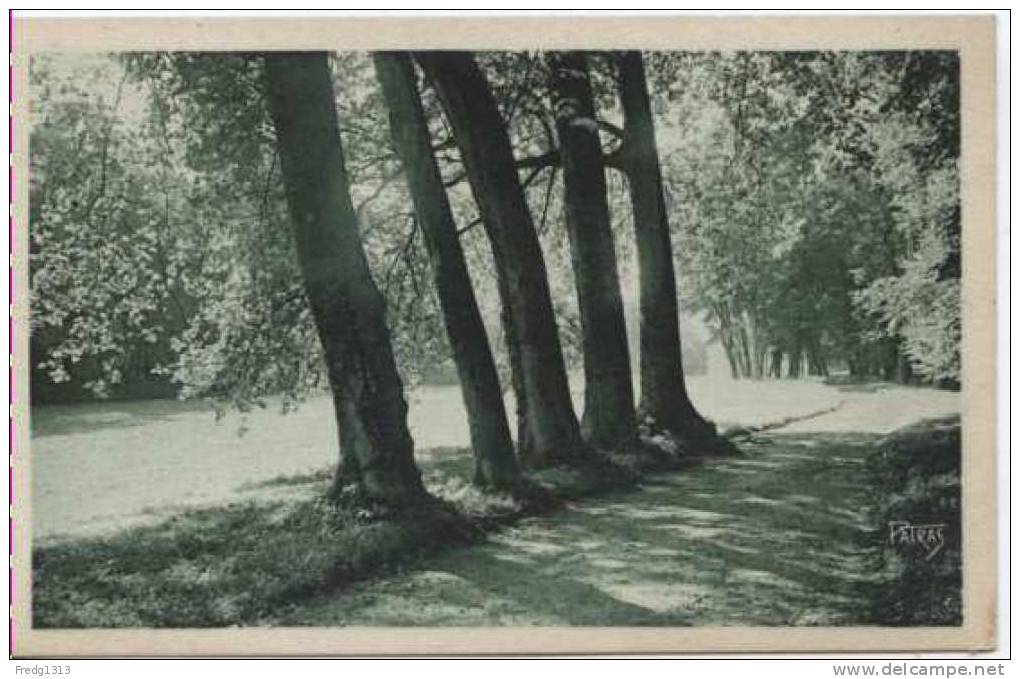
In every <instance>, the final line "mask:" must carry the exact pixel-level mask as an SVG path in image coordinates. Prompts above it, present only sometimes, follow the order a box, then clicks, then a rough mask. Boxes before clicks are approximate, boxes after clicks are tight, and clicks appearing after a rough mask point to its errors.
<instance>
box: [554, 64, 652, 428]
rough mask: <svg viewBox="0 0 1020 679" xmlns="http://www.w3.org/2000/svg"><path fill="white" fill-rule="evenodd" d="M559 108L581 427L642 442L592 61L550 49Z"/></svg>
mask: <svg viewBox="0 0 1020 679" xmlns="http://www.w3.org/2000/svg"><path fill="white" fill-rule="evenodd" d="M547 62H548V65H549V68H550V71H551V74H552V80H551V85H552V105H553V110H554V111H555V116H556V133H557V136H558V137H559V142H560V159H561V163H562V167H563V184H564V194H565V195H564V203H565V213H566V226H567V234H568V236H569V239H570V254H571V262H572V264H573V270H574V283H575V285H576V287H577V301H578V307H579V310H580V316H581V334H582V347H583V350H584V417H583V418H582V426H581V429H582V432H583V433H584V436H585V439H586V440H587V441H588V442H589V443H591V444H593V445H596V446H600V447H605V448H609V447H613V446H615V445H618V444H621V443H625V442H627V441H633V440H636V439H637V416H636V414H635V412H634V387H633V383H632V381H631V372H630V352H629V349H628V348H627V326H626V322H625V321H624V316H623V298H622V295H621V294H620V279H619V275H618V273H617V269H616V249H615V248H614V247H613V231H612V227H611V226H610V219H609V203H608V200H607V198H606V176H605V168H604V167H603V165H602V147H601V145H600V143H599V133H598V127H597V126H596V122H595V104H594V101H593V99H592V92H591V83H590V82H589V76H588V61H587V58H586V57H585V55H584V54H583V53H581V52H562V53H555V52H554V53H551V54H550V55H549V56H548V57H547Z"/></svg>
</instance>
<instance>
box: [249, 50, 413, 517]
mask: <svg viewBox="0 0 1020 679" xmlns="http://www.w3.org/2000/svg"><path fill="white" fill-rule="evenodd" d="M265 59H266V95H267V99H268V103H269V111H270V115H271V116H272V119H273V124H274V126H275V128H276V141H277V146H278V148H279V152H280V163H281V168H282V170H283V181H284V188H285V190H286V196H287V206H288V210H289V212H290V217H291V223H292V228H293V230H294V238H295V242H296V244H297V255H298V264H299V266H300V269H301V273H302V277H303V279H304V286H305V290H306V291H307V294H308V299H309V302H310V305H311V310H312V315H313V317H314V319H315V324H316V327H317V329H318V333H319V340H320V341H321V343H322V348H323V353H324V354H325V360H326V368H327V373H328V376H329V383H330V387H331V389H332V391H333V399H334V404H336V405H337V410H338V411H340V413H341V417H340V419H339V420H338V424H339V426H340V428H341V438H347V436H346V435H345V434H344V429H345V427H346V425H348V424H350V423H351V422H357V426H358V427H359V430H358V431H356V432H355V433H353V434H352V436H356V437H357V439H358V440H360V441H361V443H362V444H363V445H358V446H356V449H357V469H358V472H357V478H356V480H355V481H354V482H355V484H356V486H357V488H358V490H359V491H360V492H361V493H363V494H364V496H365V497H366V498H367V499H369V500H371V501H377V502H382V503H385V504H390V505H405V504H410V503H415V502H419V501H421V500H423V499H425V498H426V497H427V494H426V493H425V490H424V487H423V486H422V483H421V474H420V472H419V471H418V469H417V467H416V466H415V463H414V457H413V449H414V442H413V441H412V439H411V435H410V432H409V431H408V429H407V403H406V402H405V401H404V396H403V385H402V384H401V381H400V377H399V375H398V374H397V368H396V363H395V361H394V358H393V351H392V347H391V344H390V336H389V330H388V329H387V327H386V323H385V312H384V301H383V298H382V295H381V294H380V293H379V290H378V289H377V288H376V286H375V283H374V282H373V281H372V277H371V273H370V272H369V269H368V262H367V261H366V259H365V252H364V250H363V248H362V244H361V239H360V236H359V233H358V226H357V218H356V216H355V212H354V206H353V205H352V203H351V196H350V186H349V182H348V178H347V172H346V169H345V168H344V162H343V149H342V147H341V144H340V134H339V125H338V121H337V116H336V104H335V101H334V97H333V84H332V79H331V74H330V68H329V61H328V55H327V54H326V53H325V52H303V53H278V52H273V53H268V54H266V57H265ZM347 408H350V410H349V411H348V410H346V409H347Z"/></svg>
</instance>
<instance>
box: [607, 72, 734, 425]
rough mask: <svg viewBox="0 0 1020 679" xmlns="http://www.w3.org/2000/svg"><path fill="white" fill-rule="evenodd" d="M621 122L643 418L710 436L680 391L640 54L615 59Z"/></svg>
mask: <svg viewBox="0 0 1020 679" xmlns="http://www.w3.org/2000/svg"><path fill="white" fill-rule="evenodd" d="M619 75H620V101H621V104H622V106H623V117H624V146H623V156H622V158H621V162H622V167H623V170H624V172H625V173H626V175H627V178H628V181H629V184H630V197H631V204H632V206H633V211H634V229H635V232H636V239H637V251H638V268H639V274H640V283H641V287H640V294H641V302H640V306H641V405H640V411H641V415H642V416H643V417H646V418H650V419H651V420H653V422H654V423H655V425H656V426H658V427H662V428H665V429H667V430H669V431H671V432H673V433H674V434H676V435H677V436H679V437H681V438H688V439H704V438H707V437H712V436H714V434H715V431H714V427H712V425H710V424H709V423H708V422H707V421H706V420H705V419H704V418H702V417H701V415H700V414H699V413H698V411H697V410H695V408H694V405H693V404H692V403H691V400H690V397H689V396H688V394H687V387H686V385H685V384H684V375H683V361H682V359H681V354H680V318H679V313H678V308H677V298H676V278H675V274H674V271H673V247H672V244H671V243H670V234H669V223H668V221H667V217H666V203H665V199H664V197H663V191H662V172H661V170H660V168H659V154H658V150H657V149H656V145H655V128H654V124H653V122H652V109H651V104H650V102H649V98H648V86H647V84H646V82H645V68H644V62H643V60H642V57H641V53H640V52H624V53H623V54H622V55H621V57H620V74H619Z"/></svg>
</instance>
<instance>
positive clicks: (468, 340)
mask: <svg viewBox="0 0 1020 679" xmlns="http://www.w3.org/2000/svg"><path fill="white" fill-rule="evenodd" d="M373 61H374V63H375V70H376V75H377V76H378V78H379V83H380V84H381V85H382V91H383V97H384V98H385V100H386V106H387V108H388V110H389V119H390V131H391V135H392V137H393V143H394V146H395V147H396V150H397V153H398V155H399V156H400V158H401V161H402V162H403V165H404V172H405V174H406V176H407V185H408V189H409V190H410V193H411V200H412V202H413V203H414V210H415V214H416V215H417V217H418V223H419V224H420V225H421V227H422V231H423V232H424V235H425V245H426V247H427V249H428V253H429V260H430V262H431V265H432V275H433V280H434V281H435V285H436V292H437V294H438V296H439V304H440V307H441V308H442V311H443V321H444V323H445V325H446V333H447V335H448V336H449V339H450V348H451V350H452V352H453V360H454V363H455V364H456V366H457V375H458V377H459V378H460V386H461V393H462V396H463V398H464V407H465V409H466V410H467V415H468V425H469V427H470V431H471V445H472V447H473V449H474V454H475V482H476V483H478V484H480V485H487V486H493V487H497V488H509V487H512V486H513V485H514V484H516V483H517V482H518V480H519V478H520V469H519V467H518V465H517V458H516V456H515V454H514V449H513V441H512V440H511V438H510V427H509V426H508V425H507V419H506V407H505V406H504V404H503V393H502V390H501V389H500V386H499V375H498V373H497V371H496V362H495V360H493V357H492V349H491V348H490V346H489V339H488V337H487V336H486V334H485V324H484V323H483V322H482V315H481V312H479V310H478V303H477V301H476V300H475V295H474V290H473V289H472V287H471V277H470V275H469V274H468V269H467V263H466V262H465V260H464V251H463V250H462V249H461V245H460V239H459V237H458V236H457V226H456V224H455V222H454V219H453V213H452V212H451V210H450V203H449V199H448V198H447V195H446V190H445V189H444V188H443V180H442V176H441V175H440V173H439V168H438V167H437V166H436V161H435V157H434V156H433V155H432V143H431V137H430V135H429V129H428V123H427V122H426V120H425V114H424V112H423V110H422V105H421V98H420V95H419V93H418V87H417V84H416V82H415V75H414V66H413V64H412V63H411V58H410V54H409V53H407V52H376V53H375V54H374V55H373Z"/></svg>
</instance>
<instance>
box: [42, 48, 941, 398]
mask: <svg viewBox="0 0 1020 679" xmlns="http://www.w3.org/2000/svg"><path fill="white" fill-rule="evenodd" d="M539 57H540V55H537V54H534V53H489V54H483V55H479V63H480V64H481V65H482V67H483V68H484V70H485V72H486V74H487V76H488V77H489V79H490V81H491V82H492V85H493V90H494V93H495V95H496V97H497V99H498V100H499V102H500V106H501V109H502V112H503V114H504V116H505V118H506V119H507V121H508V129H509V130H510V133H511V139H512V142H513V144H514V151H515V154H516V155H517V157H518V158H521V159H525V160H524V161H522V163H521V169H520V173H521V174H520V176H521V180H522V184H524V185H525V189H526V196H527V198H528V202H529V206H530V208H531V211H532V213H533V214H534V216H535V223H536V226H537V229H538V230H539V233H540V238H541V241H542V245H543V248H544V250H545V255H546V263H547V267H548V269H549V272H550V276H549V278H550V286H551V289H552V292H553V297H554V301H555V307H556V309H555V310H556V314H557V320H558V322H559V324H560V331H561V337H562V339H563V343H564V349H565V353H566V355H567V358H568V361H569V362H571V363H573V364H574V365H577V364H578V363H579V361H580V355H579V346H580V345H579V341H580V340H579V325H578V323H579V322H578V313H577V301H576V293H575V291H574V286H573V285H572V278H571V272H570V253H569V247H568V242H567V237H566V233H565V229H564V228H563V227H562V214H563V205H562V172H560V170H559V168H558V167H557V166H556V164H555V162H542V159H543V157H544V156H548V155H549V154H550V152H552V151H553V150H554V149H555V145H556V139H555V131H554V128H553V125H552V116H551V112H550V111H549V110H548V104H547V97H546V96H545V94H546V93H545V89H544V88H545V82H546V78H547V74H546V73H545V71H544V70H543V69H544V66H543V62H542V59H541V58H539ZM333 66H334V69H333V70H334V76H335V77H334V82H335V89H336V92H337V100H338V101H337V104H338V112H339V116H340V121H341V137H342V140H343V144H344V154H345V157H346V159H347V165H348V168H347V169H348V172H349V174H350V176H351V182H352V194H353V197H354V200H355V205H356V207H357V210H358V215H359V218H360V221H361V232H362V238H363V240H364V243H365V248H366V251H367V253H368V256H369V259H370V265H371V267H372V271H373V274H374V276H375V278H376V282H377V284H378V286H379V287H380V288H381V290H382V291H383V293H384V296H385V298H386V302H387V314H388V317H389V321H390V327H391V331H392V336H393V343H394V349H395V351H396V353H397V359H398V364H399V366H400V369H401V371H402V373H403V374H404V378H405V381H408V382H411V383H414V382H416V381H420V380H430V381H437V380H440V381H441V380H446V379H453V370H452V367H451V364H450V361H449V347H448V344H447V340H446V337H445V333H444V332H443V330H442V319H441V317H440V314H439V307H438V303H437V300H436V297H435V292H434V290H433V289H432V287H431V280H430V277H429V273H428V261H427V257H426V252H425V247H424V243H423V239H422V236H421V233H420V228H419V227H418V225H417V224H416V222H415V218H414V215H413V211H412V210H411V207H410V200H409V196H408V194H407V190H406V187H405V186H404V183H403V177H402V176H401V172H400V169H401V168H400V166H399V162H398V160H397V157H396V154H395V151H394V150H393V148H392V145H391V142H390V138H389V134H388V130H387V127H386V114H385V109H384V106H383V103H382V100H381V94H380V92H379V89H378V85H377V84H376V82H375V80H374V74H373V71H372V68H371V63H370V59H368V58H367V55H365V54H359V53H341V54H338V55H336V56H335V57H334V61H333ZM592 66H593V86H594V87H595V92H596V98H597V102H598V105H599V106H600V107H601V116H602V117H603V118H604V124H605V128H604V130H603V140H604V145H605V150H606V151H607V153H608V152H611V151H612V150H613V148H614V145H615V143H616V140H617V137H618V128H617V126H616V125H615V124H614V121H618V120H619V110H618V106H617V103H616V102H615V100H614V97H613V82H612V81H613V76H614V74H613V69H612V60H611V59H604V58H602V57H601V56H599V55H596V56H595V57H594V58H593V59H592ZM649 76H650V78H651V83H650V84H651V89H652V94H653V97H654V99H655V102H654V103H655V106H656V114H657V116H658V119H657V125H658V126H659V129H658V130H657V133H658V143H659V145H660V147H661V148H660V154H661V155H662V158H663V163H664V172H665V174H666V187H665V188H666V198H667V207H668V209H669V215H670V220H671V224H672V226H673V228H674V230H675V232H676V233H675V235H674V246H675V249H676V255H677V258H678V278H679V281H680V284H681V288H682V290H681V302H682V306H683V307H684V308H685V309H686V310H687V311H689V312H690V311H697V312H699V313H702V314H703V315H704V316H705V318H706V322H707V323H708V326H709V327H710V329H711V330H712V333H713V337H714V338H716V339H718V340H719V342H720V343H721V344H722V346H723V347H724V348H725V350H726V355H727V357H728V358H729V361H730V366H731V369H732V372H733V374H734V375H735V376H750V377H765V376H770V375H775V376H778V375H780V374H782V372H783V369H784V367H785V373H786V374H789V375H792V376H797V375H799V374H801V373H802V372H803V371H807V372H813V373H827V372H828V371H830V370H833V369H838V368H842V367H846V368H848V369H849V370H850V372H851V373H852V374H856V375H861V376H869V375H871V376H880V377H885V378H900V379H908V378H912V379H920V380H925V381H928V382H933V383H938V384H944V385H955V384H958V382H959V376H960V357H959V341H960V313H959V302H960V281H959V277H960V267H959V240H960V236H959V234H960V208H959V187H958V184H959V178H958V172H957V161H958V156H959V112H958V105H959V102H958V99H959V83H958V63H957V58H956V56H955V54H952V53H938V52H910V53H906V52H901V53H816V54H811V53H803V54H795V55H794V54H785V53H725V54H717V53H656V54H652V55H649ZM261 78H262V64H261V60H260V58H259V57H258V56H256V55H243V54H188V53H178V54H135V55H129V56H127V57H118V58H113V57H104V56H98V55H97V56H94V57H88V58H79V57H75V58H73V59H71V58H67V57H61V56H57V55H49V56H45V55H44V56H37V57H36V58H34V60H33V63H32V66H31V85H32V89H33V109H32V121H31V122H32V134H31V154H30V155H31V206H30V207H31V267H30V269H31V286H32V302H31V304H32V362H33V391H34V397H35V398H37V399H69V398H81V397H83V396H85V395H86V394H92V395H96V396H100V397H104V396H122V397H123V396H139V395H156V394H171V393H176V394H179V395H181V396H183V397H192V396H205V397H212V398H214V399H215V400H217V401H218V402H220V403H221V404H233V405H235V406H238V407H240V408H242V409H245V408H249V407H251V406H253V405H256V404H259V403H261V402H262V400H263V399H264V398H265V397H266V396H268V395H272V394H282V395H284V397H285V398H284V403H285V407H286V406H289V405H291V404H293V403H294V402H295V401H297V400H300V398H301V397H302V395H304V394H306V393H308V392H309V390H311V389H314V388H317V387H318V386H320V385H322V384H324V382H323V375H322V369H321V357H320V351H321V350H320V347H319V344H318V341H317V338H316V335H315V329H314V325H313V323H312V320H311V317H310V314H309V310H308V306H307V301H306V300H305V296H304V291H303V289H302V287H301V284H300V280H299V277H298V274H297V268H296V261H295V255H294V252H293V244H292V242H291V239H290V237H289V233H288V229H287V215H286V209H285V203H284V199H283V190H282V183H281V177H280V168H279V161H278V158H277V157H276V154H275V151H274V150H273V143H272V142H273V131H272V126H271V125H270V124H269V121H268V118H267V114H266V110H265V105H264V102H263V100H262V88H261ZM421 84H422V85H423V87H424V92H423V94H424V104H425V108H426V112H427V114H428V115H429V118H430V124H431V125H432V128H433V137H434V139H435V148H436V157H437V160H438V162H439V164H440V169H441V170H442V172H443V176H444V179H445V180H446V182H447V185H448V190H449V194H450V199H451V204H452V207H453V210H454V213H455V216H456V218H457V221H458V224H459V225H460V229H461V231H462V238H461V240H462V243H463V245H464V249H465V253H466V256H467V259H468V264H469V268H470V271H471V275H472V279H473V281H474V284H475V288H476V294H477V297H478V301H479V304H480V306H481V307H482V311H483V315H484V317H485V320H486V325H487V327H488V330H489V335H490V339H491V341H492V343H493V345H494V347H497V348H499V347H500V346H501V345H502V333H501V332H500V331H499V301H498V296H497V294H496V281H495V275H494V270H493V266H492V259H491V257H492V255H491V251H490V249H489V244H488V241H487V240H486V239H485V237H484V234H483V233H482V229H480V228H475V227H476V226H477V225H478V214H477V208H476V206H475V205H474V202H473V200H472V196H471V193H470V191H469V189H468V187H467V182H466V181H464V171H463V165H462V163H461V162H460V158H459V155H458V150H457V147H456V145H455V144H454V143H453V140H452V135H451V133H450V130H449V128H448V126H447V124H446V122H445V120H444V119H443V118H442V116H441V115H440V112H439V106H438V103H437V102H436V99H435V96H434V93H432V92H431V90H430V89H429V88H428V87H427V84H426V83H425V82H424V81H422V83H421ZM546 159H548V158H546ZM607 180H608V192H609V196H608V198H609V201H610V207H611V212H612V215H613V228H614V231H615V232H616V233H617V237H616V246H617V250H618V254H619V257H620V267H621V275H622V276H623V280H624V296H625V301H626V303H627V305H628V308H627V311H628V325H629V326H631V337H630V343H631V350H632V352H636V350H637V337H636V318H635V317H634V315H633V313H632V310H633V306H634V304H633V302H634V297H633V295H634V292H633V290H634V286H633V282H632V278H633V270H634V263H633V257H634V255H633V240H632V238H633V237H632V225H631V223H630V215H629V210H628V209H627V208H626V205H627V184H626V181H625V180H624V179H623V177H622V176H621V175H620V174H619V173H617V172H616V171H615V170H609V172H608V176H607ZM685 351H686V352H687V354H688V355H690V356H700V354H701V351H700V347H698V346H692V347H691V348H690V349H686V348H685ZM497 356H498V360H499V361H500V363H501V369H502V370H503V373H504V377H505V376H506V368H505V366H506V358H505V352H504V351H503V350H502V349H499V350H498V351H497ZM701 360H703V359H701ZM503 381H504V387H505V388H507V387H508V384H507V382H508V380H506V379H504V380H503Z"/></svg>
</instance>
